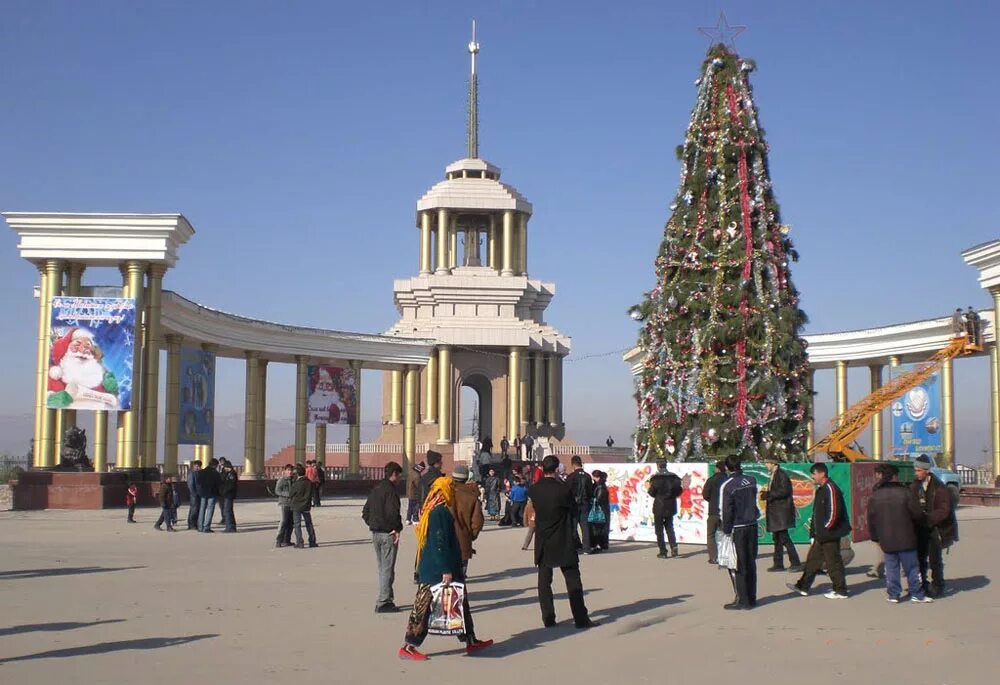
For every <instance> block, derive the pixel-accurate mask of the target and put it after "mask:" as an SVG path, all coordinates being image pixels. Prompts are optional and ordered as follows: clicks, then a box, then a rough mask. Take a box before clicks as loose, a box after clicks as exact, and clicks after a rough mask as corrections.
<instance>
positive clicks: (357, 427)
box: [347, 360, 361, 476]
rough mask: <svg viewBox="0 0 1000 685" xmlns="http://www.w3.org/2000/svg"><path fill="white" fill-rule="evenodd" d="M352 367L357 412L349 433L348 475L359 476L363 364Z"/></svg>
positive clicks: (359, 363)
mask: <svg viewBox="0 0 1000 685" xmlns="http://www.w3.org/2000/svg"><path fill="white" fill-rule="evenodd" d="M350 366H351V368H352V369H353V370H354V400H355V402H356V403H357V410H356V411H355V414H354V422H353V423H352V424H351V427H350V428H349V429H348V433H347V473H348V475H350V476H357V475H359V474H360V473H361V362H359V361H357V360H352V361H351V362H350Z"/></svg>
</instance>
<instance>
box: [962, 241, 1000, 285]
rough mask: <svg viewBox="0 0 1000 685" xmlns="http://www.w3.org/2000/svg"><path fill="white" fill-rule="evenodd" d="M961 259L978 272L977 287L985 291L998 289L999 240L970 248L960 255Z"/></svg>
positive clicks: (999, 266) (999, 273) (999, 274)
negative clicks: (979, 286)
mask: <svg viewBox="0 0 1000 685" xmlns="http://www.w3.org/2000/svg"><path fill="white" fill-rule="evenodd" d="M962 259H964V260H965V263H966V264H968V265H969V266H971V267H973V268H975V269H978V270H979V285H981V286H982V287H983V288H986V289H987V290H989V289H991V288H1000V240H991V241H990V242H988V243H983V244H981V245H976V246H975V247H970V248H969V249H968V250H965V251H964V252H963V253H962Z"/></svg>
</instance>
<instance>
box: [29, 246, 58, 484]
mask: <svg viewBox="0 0 1000 685" xmlns="http://www.w3.org/2000/svg"><path fill="white" fill-rule="evenodd" d="M61 281H62V262H61V261H59V260H57V259H49V260H47V261H46V262H45V285H44V287H43V288H42V295H43V297H42V305H41V307H40V313H41V316H42V318H43V322H42V332H43V335H42V339H41V341H40V345H39V356H40V358H41V364H40V367H41V368H40V372H41V379H40V388H41V391H42V392H41V407H40V408H41V414H42V418H41V422H40V423H41V439H40V440H39V441H37V442H36V443H35V450H36V451H37V453H38V462H39V466H41V467H43V468H51V467H53V466H55V465H56V460H57V458H58V456H57V455H56V454H55V440H54V432H55V422H56V416H55V411H54V410H52V409H47V408H46V402H47V400H48V373H49V368H48V367H49V365H48V361H49V337H50V336H51V331H52V298H53V297H56V296H57V295H58V294H59V292H60V291H61V286H62V283H61Z"/></svg>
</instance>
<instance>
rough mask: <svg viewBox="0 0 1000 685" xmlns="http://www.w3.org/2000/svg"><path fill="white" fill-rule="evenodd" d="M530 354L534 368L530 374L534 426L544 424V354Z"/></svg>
mask: <svg viewBox="0 0 1000 685" xmlns="http://www.w3.org/2000/svg"><path fill="white" fill-rule="evenodd" d="M532 356H533V361H534V365H535V369H534V372H533V373H532V374H531V386H532V390H533V393H532V394H533V399H532V407H531V408H532V413H531V418H532V420H533V421H534V422H535V425H536V426H538V427H541V426H543V425H545V355H544V354H542V353H541V352H536V353H535V354H534V355H532Z"/></svg>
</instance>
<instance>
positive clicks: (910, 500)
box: [868, 463, 934, 604]
mask: <svg viewBox="0 0 1000 685" xmlns="http://www.w3.org/2000/svg"><path fill="white" fill-rule="evenodd" d="M875 470H876V471H877V472H878V474H879V476H880V482H879V484H878V485H876V486H875V490H874V491H873V492H872V497H871V500H870V501H869V502H868V530H869V531H870V533H871V538H872V542H875V543H877V544H878V546H879V547H880V548H881V549H882V553H883V554H884V555H885V588H886V592H888V594H889V597H888V600H889V601H890V602H892V603H893V604H896V603H897V602H899V595H900V593H901V592H902V589H903V588H902V586H901V584H900V582H899V567H900V565H902V567H903V572H904V573H906V580H907V584H908V585H909V589H910V601H911V602H933V601H934V600H932V599H931V598H930V597H928V596H927V595H926V593H925V592H924V587H923V583H922V582H921V581H920V564H919V563H918V562H917V526H918V525H920V524H922V523H923V520H924V512H923V511H922V510H921V509H920V502H919V501H918V500H917V496H916V495H915V494H914V493H913V491H912V490H910V489H909V488H907V487H906V486H905V485H903V484H902V483H900V482H899V481H898V480H896V475H897V471H896V467H895V466H893V465H892V464H884V463H883V464H879V465H877V466H876V467H875Z"/></svg>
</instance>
